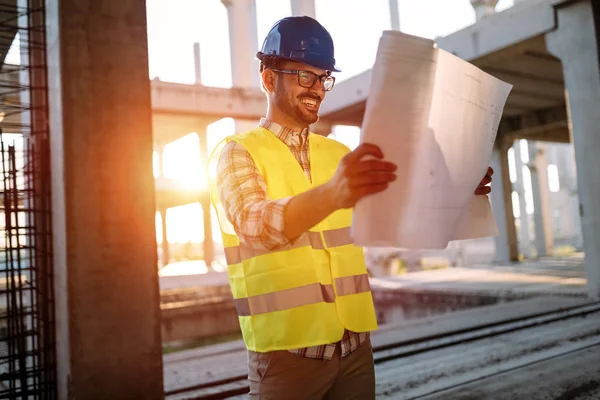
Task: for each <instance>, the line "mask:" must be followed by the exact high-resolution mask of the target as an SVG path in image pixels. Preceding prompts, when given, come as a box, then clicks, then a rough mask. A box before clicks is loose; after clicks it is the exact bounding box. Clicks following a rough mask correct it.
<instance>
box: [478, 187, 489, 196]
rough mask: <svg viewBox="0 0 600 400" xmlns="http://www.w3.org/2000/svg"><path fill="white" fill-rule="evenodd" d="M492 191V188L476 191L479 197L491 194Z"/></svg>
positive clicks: (481, 188) (482, 188) (479, 188)
mask: <svg viewBox="0 0 600 400" xmlns="http://www.w3.org/2000/svg"><path fill="white" fill-rule="evenodd" d="M491 191H492V188H491V187H489V186H481V187H478V188H477V189H475V194H476V195H478V196H481V195H484V194H490V193H491Z"/></svg>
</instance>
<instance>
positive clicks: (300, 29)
mask: <svg viewBox="0 0 600 400" xmlns="http://www.w3.org/2000/svg"><path fill="white" fill-rule="evenodd" d="M266 56H275V57H278V58H282V59H285V60H292V61H298V62H301V63H305V64H308V65H311V66H313V67H316V68H321V69H325V70H328V71H335V72H341V71H340V70H339V69H337V68H336V66H335V58H334V56H333V39H331V35H330V34H329V32H327V29H325V28H324V27H323V25H321V24H320V23H319V22H317V21H316V20H315V19H313V18H311V17H306V16H305V17H286V18H283V19H280V20H279V21H277V22H276V23H275V25H273V27H272V28H271V30H270V31H269V33H268V34H267V37H266V38H265V41H264V42H263V46H262V49H261V51H259V52H258V53H257V54H256V57H257V58H258V59H259V60H262V59H263V57H266Z"/></svg>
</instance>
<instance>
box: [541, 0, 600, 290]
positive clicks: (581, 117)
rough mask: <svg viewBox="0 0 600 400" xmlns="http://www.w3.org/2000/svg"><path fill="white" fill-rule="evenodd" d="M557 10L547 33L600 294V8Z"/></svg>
mask: <svg viewBox="0 0 600 400" xmlns="http://www.w3.org/2000/svg"><path fill="white" fill-rule="evenodd" d="M556 13H557V25H558V28H557V29H556V30H554V31H552V32H550V33H548V34H547V35H546V44H547V47H548V50H549V51H550V52H551V53H552V54H554V55H556V56H557V57H559V58H560V59H561V61H562V64H563V73H564V78H565V89H566V93H567V95H566V96H567V106H568V117H569V127H570V129H571V137H572V138H573V145H574V148H575V162H576V165H577V188H578V192H579V212H580V215H581V226H582V230H583V247H584V251H585V261H584V263H585V271H586V277H587V282H588V292H589V295H590V297H591V298H593V299H600V218H598V207H599V205H600V179H598V171H600V157H598V154H600V113H599V112H598V104H600V65H599V60H598V57H599V46H600V32H598V26H600V21H599V18H600V17H599V15H600V10H599V9H598V7H597V5H593V4H592V2H591V1H579V2H574V3H567V4H566V5H564V6H562V7H558V8H557V10H556Z"/></svg>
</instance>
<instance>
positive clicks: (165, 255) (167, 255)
mask: <svg viewBox="0 0 600 400" xmlns="http://www.w3.org/2000/svg"><path fill="white" fill-rule="evenodd" d="M159 212H160V221H161V227H162V244H161V249H162V255H161V262H162V266H163V267H166V266H167V265H168V264H169V261H170V260H171V251H170V248H169V240H168V237H167V209H166V208H161V209H160V211H159Z"/></svg>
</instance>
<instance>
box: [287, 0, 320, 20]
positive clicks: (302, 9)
mask: <svg viewBox="0 0 600 400" xmlns="http://www.w3.org/2000/svg"><path fill="white" fill-rule="evenodd" d="M291 3H292V15H293V16H300V17H301V16H304V15H306V16H308V17H312V18H315V19H316V18H317V12H316V10H315V0H291Z"/></svg>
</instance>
